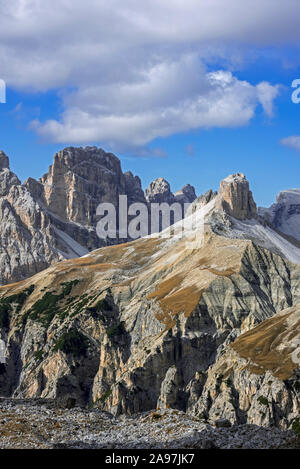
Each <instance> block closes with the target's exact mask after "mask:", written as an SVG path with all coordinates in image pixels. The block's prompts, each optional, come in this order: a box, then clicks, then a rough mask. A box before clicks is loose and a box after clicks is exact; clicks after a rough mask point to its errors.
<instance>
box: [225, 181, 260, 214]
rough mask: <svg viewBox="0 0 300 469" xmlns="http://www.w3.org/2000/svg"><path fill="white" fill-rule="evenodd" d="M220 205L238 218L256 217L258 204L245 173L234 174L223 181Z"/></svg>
mask: <svg viewBox="0 0 300 469" xmlns="http://www.w3.org/2000/svg"><path fill="white" fill-rule="evenodd" d="M218 207H219V208H220V209H222V210H224V211H225V212H226V213H227V214H228V215H230V216H231V217H234V218H236V219H238V220H246V219H250V218H255V217H256V215H257V213H256V204H255V202H254V200H253V197H252V192H251V191H250V189H249V183H248V181H247V179H246V177H245V175H244V174H242V173H237V174H233V175H231V176H228V177H227V178H225V179H223V181H221V184H220V189H219V193H218Z"/></svg>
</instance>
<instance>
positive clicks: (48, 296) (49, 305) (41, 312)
mask: <svg viewBox="0 0 300 469" xmlns="http://www.w3.org/2000/svg"><path fill="white" fill-rule="evenodd" d="M78 282H79V280H77V279H76V280H72V281H70V282H64V283H62V284H61V285H62V292H61V293H60V294H58V295H56V294H55V293H53V292H49V291H48V292H46V293H45V294H44V295H43V297H42V298H41V299H39V300H38V301H37V302H36V303H34V305H33V306H32V308H31V310H30V311H29V318H30V319H32V320H33V321H38V322H40V323H41V324H42V325H43V326H45V327H47V326H48V325H49V324H50V323H51V321H52V319H53V318H54V316H55V315H56V313H60V314H62V315H63V313H64V310H61V309H59V308H58V306H57V304H58V303H59V302H60V301H61V300H63V299H64V298H65V297H66V296H68V295H69V294H70V293H71V291H72V288H73V287H74V286H75V285H77V284H78Z"/></svg>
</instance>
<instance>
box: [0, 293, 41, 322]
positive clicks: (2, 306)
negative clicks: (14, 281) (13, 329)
mask: <svg viewBox="0 0 300 469" xmlns="http://www.w3.org/2000/svg"><path fill="white" fill-rule="evenodd" d="M33 290H34V285H30V287H28V288H26V289H25V290H23V291H22V292H20V293H17V294H16V295H11V296H7V297H6V298H1V300H0V328H2V327H4V328H8V327H9V314H10V313H11V312H13V305H14V304H16V310H15V312H16V313H17V314H18V313H19V312H20V311H21V309H22V306H23V305H24V303H25V301H26V300H27V298H28V297H29V296H30V295H31V293H32V292H33Z"/></svg>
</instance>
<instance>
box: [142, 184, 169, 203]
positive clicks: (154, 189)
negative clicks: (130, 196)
mask: <svg viewBox="0 0 300 469" xmlns="http://www.w3.org/2000/svg"><path fill="white" fill-rule="evenodd" d="M145 195H146V200H147V202H149V203H158V204H161V203H163V202H166V203H168V204H172V203H173V202H175V198H174V195H173V194H172V192H171V188H170V184H169V183H168V181H166V180H165V179H164V178H157V179H155V181H153V182H151V183H150V185H149V187H148V189H146V190H145Z"/></svg>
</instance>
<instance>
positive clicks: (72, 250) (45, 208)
mask: <svg viewBox="0 0 300 469" xmlns="http://www.w3.org/2000/svg"><path fill="white" fill-rule="evenodd" d="M159 181H160V180H156V181H154V182H153V183H151V184H150V187H149V189H148V191H147V194H148V197H149V198H148V200H149V199H151V197H152V198H155V197H156V198H159V199H160V200H161V201H162V202H169V201H170V200H172V201H173V202H175V201H178V202H180V203H182V204H183V203H187V202H192V201H193V200H194V199H195V198H196V194H195V190H194V188H193V187H192V186H189V185H187V186H185V187H184V188H183V189H182V190H181V191H179V193H178V194H177V195H176V194H175V195H173V194H172V193H171V190H170V186H169V184H168V182H167V181H165V180H163V181H164V184H165V186H167V187H168V191H167V192H166V191H165V190H164V189H165V187H164V186H163V185H160V184H159ZM119 195H126V196H127V199H128V204H132V203H134V202H142V203H145V204H146V203H147V200H146V197H145V194H144V191H143V189H142V185H141V180H140V178H139V177H138V176H134V175H133V174H132V173H131V172H130V171H128V172H125V173H123V172H122V169H121V164H120V160H119V159H118V158H117V157H116V156H115V155H113V154H112V153H107V152H105V151H104V150H102V149H100V148H97V147H85V148H81V147H80V148H74V147H69V148H65V149H64V150H62V151H59V152H58V153H56V155H55V156H54V161H53V164H52V165H51V166H50V167H49V171H48V173H46V174H45V175H44V176H42V177H41V178H40V179H39V180H35V179H33V178H28V179H27V180H26V181H25V182H24V183H23V184H21V182H20V181H19V179H18V177H17V176H16V175H15V174H14V173H13V172H11V171H10V169H9V159H8V157H7V155H6V154H5V153H4V152H0V207H1V212H0V221H1V227H0V265H1V267H0V284H5V283H9V282H14V281H17V280H21V279H23V278H26V277H28V276H30V275H33V274H34V273H37V272H39V271H40V270H43V269H45V268H46V267H48V266H49V265H51V264H52V263H53V262H57V261H59V260H62V259H69V258H73V257H80V256H83V255H85V254H87V253H88V252H90V251H92V250H93V249H97V248H99V247H101V246H103V245H105V244H106V242H105V241H104V240H102V239H99V237H98V236H97V233H96V209H97V206H98V205H99V204H100V203H101V202H110V203H112V204H114V206H115V207H118V198H119ZM122 241H127V239H116V240H109V241H108V242H109V243H110V244H111V243H119V242H122Z"/></svg>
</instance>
